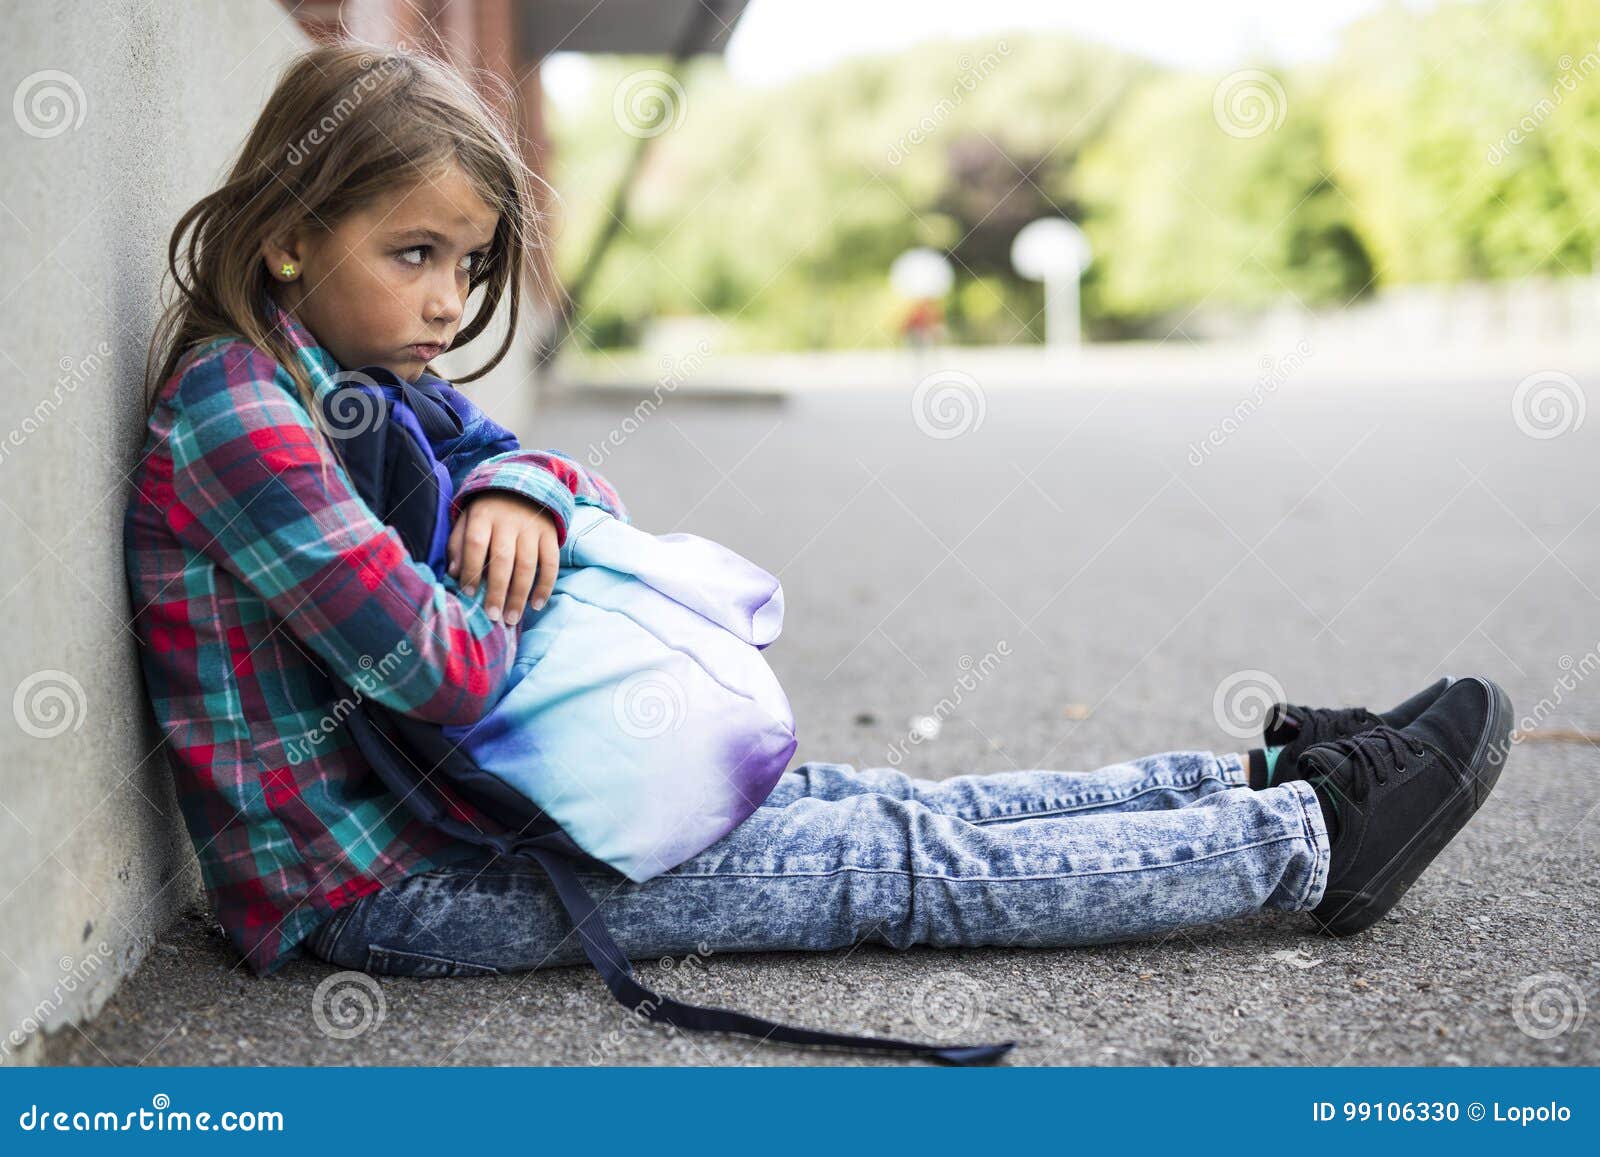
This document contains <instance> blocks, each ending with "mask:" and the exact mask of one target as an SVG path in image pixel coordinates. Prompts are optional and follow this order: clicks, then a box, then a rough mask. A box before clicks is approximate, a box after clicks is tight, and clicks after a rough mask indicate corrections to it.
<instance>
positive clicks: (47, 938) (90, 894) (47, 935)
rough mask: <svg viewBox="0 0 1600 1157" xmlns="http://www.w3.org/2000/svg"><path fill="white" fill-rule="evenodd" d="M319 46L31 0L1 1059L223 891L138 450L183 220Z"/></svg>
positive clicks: (150, 4)
mask: <svg viewBox="0 0 1600 1157" xmlns="http://www.w3.org/2000/svg"><path fill="white" fill-rule="evenodd" d="M308 43H309V41H308V40H307V39H306V37H305V35H304V33H302V32H301V31H300V29H299V28H298V26H297V25H296V24H295V22H294V20H293V18H292V17H291V16H290V15H289V14H288V12H287V11H286V10H285V9H284V7H283V6H282V5H280V4H279V3H277V2H276V0H105V2H102V3H95V4H86V5H73V4H60V3H56V2H54V0H21V3H20V4H19V3H11V4H8V5H7V6H6V35H5V36H4V37H3V38H0V80H3V82H4V84H3V91H4V93H5V94H6V95H7V97H8V98H10V99H9V101H8V103H9V106H10V111H9V112H8V114H7V115H5V117H4V120H3V124H0V142H3V149H4V153H5V158H6V163H5V165H4V168H3V171H0V237H3V244H0V262H3V271H4V276H0V316H3V317H4V318H5V321H4V325H5V341H4V345H3V347H0V373H3V374H4V376H5V381H6V384H5V388H4V389H3V390H0V544H3V545H0V622H3V623H4V624H5V626H4V631H5V642H4V645H3V646H0V696H3V699H0V703H3V704H4V705H5V706H4V707H0V1063H10V1064H16V1063H27V1062H28V1061H30V1060H34V1059H37V1057H38V1056H39V1053H40V1051H41V1043H42V1042H41V1040H40V1039H39V1034H38V1032H36V1031H34V1030H35V1027H36V1025H37V1024H39V1023H40V1022H42V1023H43V1026H44V1029H45V1031H48V1032H63V1031H64V1032H71V1031H72V1030H71V1029H70V1028H68V1027H67V1026H68V1025H70V1024H72V1023H75V1022H78V1021H81V1020H82V1019H84V1018H85V1017H87V1016H89V1015H92V1014H93V1012H94V1011H95V1010H96V1009H97V1008H98V1007H99V1006H100V1005H101V1004H102V1003H103V1002H104V1000H105V999H106V998H107V997H108V996H109V995H110V993H111V992H112V991H113V990H114V989H115V987H116V984H117V983H118V982H119V981H120V980H121V979H122V978H123V977H124V976H126V975H127V974H128V973H130V972H131V971H132V970H133V969H134V968H136V967H137V966H138V964H139V962H140V961H141V960H142V959H143V957H144V955H145V953H146V952H147V951H148V950H149V948H150V946H151V944H152V943H153V941H154V939H155V937H156V936H157V934H158V933H159V932H160V931H161V930H162V929H163V928H164V927H165V925H166V922H167V921H168V920H169V919H171V917H172V916H173V914H174V913H175V912H176V911H178V910H179V909H181V908H182V907H184V906H185V905H187V904H189V903H191V902H193V901H195V900H196V899H197V898H199V897H200V896H202V895H203V893H202V891H201V889H200V878H199V871H198V868H197V867H196V863H195V859H194V855H193V850H192V848H191V847H190V844H189V840H188V837H187V834H186V833H185V831H184V828H183V824H182V820H181V818H180V816H179V813H178V810H177V807H176V804H175V802H174V799H173V792H172V786H171V774H170V772H169V770H168V766H167V763H166V755H165V749H164V747H163V746H162V745H161V741H160V736H159V734H158V733H157V731H156V730H155V725H154V720H153V718H152V717H151V715H150V712H149V708H148V707H147V705H146V703H145V701H144V697H143V694H142V691H141V683H140V675H139V668H138V659H137V654H136V651H135V648H134V637H133V635H132V633H131V631H130V630H129V629H128V622H129V617H130V608H129V605H128V596H127V589H126V585H125V582H124V578H123V572H122V526H121V518H122V511H123V505H124V501H125V494H126V489H125V488H126V485H127V483H126V472H127V471H129V470H130V469H131V468H132V466H133V463H134V461H135V457H136V455H137V453H138V449H139V446H140V444H141V442H142V440H143V433H144V430H143V413H142V410H141V408H140V380H141V378H140V375H141V373H142V370H143V367H144V357H145V350H146V345H147V342H148V340H149V337H150V333H151V329H152V326H153V325H154V322H155V318H156V313H157V288H158V285H159V282H160V278H161V272H162V268H163V264H164V258H165V253H166V244H167V239H168V235H169V233H170V231H171V228H172V225H173V223H174V222H175V221H176V219H177V217H178V215H179V214H180V213H181V212H182V211H183V210H184V209H185V208H187V207H188V206H189V205H190V204H191V203H193V202H194V201H195V200H196V199H198V198H199V197H200V196H202V195H203V194H204V193H206V192H207V191H208V190H209V189H210V188H212V187H213V186H214V184H215V183H216V181H217V179H218V178H219V177H220V175H221V174H222V172H223V171H224V169H225V167H226V164H227V162H228V160H229V159H230V154H231V153H232V151H233V150H234V149H236V148H237V147H238V145H239V143H240V142H241V141H242V140H243V137H244V134H245V132H246V131H247V130H248V128H249V126H250V124H251V122H252V121H253V120H254V118H255V114H256V112H257V110H258V109H259V108H260V106H261V104H262V102H263V101H264V100H265V98H266V96H267V94H268V93H269V92H270V91H271V87H272V84H273V81H274V80H275V78H276V75H277V73H278V71H279V69H280V68H281V67H282V65H283V64H284V63H285V62H286V61H287V59H288V58H289V57H291V56H293V55H294V54H295V53H296V52H298V51H300V50H301V49H302V48H303V47H305V46H306V45H307V44H308ZM24 1037H25V1038H27V1041H26V1043H21V1044H19V1043H18V1041H19V1038H24Z"/></svg>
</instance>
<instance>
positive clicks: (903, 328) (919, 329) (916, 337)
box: [900, 297, 944, 349]
mask: <svg viewBox="0 0 1600 1157" xmlns="http://www.w3.org/2000/svg"><path fill="white" fill-rule="evenodd" d="M900 332H901V333H902V334H904V335H905V339H906V341H907V342H909V343H910V344H911V345H913V346H915V347H917V348H919V349H924V348H926V347H928V346H930V345H932V344H933V343H934V342H936V341H940V340H942V339H943V338H944V308H943V307H942V306H940V304H939V303H938V302H937V301H935V300H934V299H933V298H931V297H919V298H917V299H916V300H915V301H913V302H912V303H911V308H910V309H908V310H907V311H906V315H905V317H904V318H903V319H902V320H901V322H900Z"/></svg>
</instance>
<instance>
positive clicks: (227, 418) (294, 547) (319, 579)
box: [166, 344, 516, 725]
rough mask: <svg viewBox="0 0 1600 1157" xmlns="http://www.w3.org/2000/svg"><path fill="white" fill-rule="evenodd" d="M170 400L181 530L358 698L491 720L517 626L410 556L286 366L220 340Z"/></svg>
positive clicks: (458, 718)
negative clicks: (321, 437) (353, 479)
mask: <svg viewBox="0 0 1600 1157" xmlns="http://www.w3.org/2000/svg"><path fill="white" fill-rule="evenodd" d="M172 405H173V409H174V413H173V422H172V427H171V431H170V434H169V436H168V440H167V445H168V447H169V449H170V452H171V455H172V493H173V500H172V502H171V503H170V505H168V507H167V510H166V516H167V521H168V523H169V524H170V525H171V527H172V529H173V531H174V533H176V534H177V536H178V537H179V539H180V540H182V541H183V542H184V543H186V544H187V545H189V546H190V547H191V548H192V549H194V550H196V551H199V552H200V553H202V554H204V555H206V556H207V557H209V558H211V559H212V560H214V561H215V562H216V563H217V564H218V565H219V566H221V567H222V568H223V569H225V570H227V571H228V572H230V573H231V574H233V575H234V576H235V577H236V578H237V579H238V580H239V581H240V582H241V583H243V584H244V585H245V586H246V587H248V588H249V589H250V590H252V591H254V592H255V593H256V594H257V595H259V596H260V597H261V598H262V599H264V600H265V601H266V603H267V605H268V606H269V607H270V608H271V610H272V611H273V613H274V614H275V615H277V616H278V617H279V618H280V619H281V620H282V621H283V623H284V626H285V627H286V629H287V630H289V631H290V632H291V633H292V634H293V635H294V637H295V639H296V640H298V641H299V642H300V643H301V644H303V645H304V646H305V647H306V648H307V649H308V650H310V651H312V652H313V653H315V654H316V655H317V656H318V657H319V658H320V659H321V660H322V661H323V662H324V663H325V664H326V665H327V667H328V669H329V670H330V671H331V672H332V673H333V675H334V676H335V677H337V678H339V679H342V680H344V681H345V682H346V683H347V684H350V685H351V686H354V687H358V688H360V689H361V692H362V694H363V695H366V696H368V697H370V698H373V699H376V700H377V701H378V702H380V703H382V704H383V705H384V706H385V707H389V708H391V709H393V710H396V711H399V712H401V713H403V714H406V715H410V716H414V717H416V718H418V719H426V720H430V721H432V722H435V723H442V724H456V725H465V724H470V723H474V722H476V721H477V720H478V719H480V718H482V717H483V715H484V714H485V713H486V712H487V711H488V709H489V708H490V707H491V706H492V705H493V704H494V703H495V701H496V700H497V699H498V697H499V692H500V690H501V688H502V686H503V685H504V683H505V680H506V678H507V676H508V675H509V674H510V670H511V665H512V663H513V661H514V660H515V657H516V636H515V635H514V634H513V633H511V632H508V631H506V630H505V629H503V628H502V627H501V626H499V625H498V624H496V623H494V622H493V621H491V620H490V619H489V617H488V615H487V614H486V613H485V612H484V610H483V607H482V605H481V602H480V601H469V600H468V599H466V598H464V597H463V596H462V595H461V594H460V590H459V588H458V587H457V586H456V583H455V580H454V579H451V578H449V577H448V576H444V577H443V579H442V580H441V579H440V578H438V577H436V576H435V575H434V573H433V571H432V569H431V568H430V567H428V565H427V564H426V563H423V562H419V561H417V560H416V559H414V558H413V557H412V556H411V555H410V554H409V552H407V550H406V548H405V545H404V544H403V542H402V541H401V539H400V536H399V534H398V532H396V531H395V530H394V529H393V528H392V527H390V526H387V525H386V524H385V523H383V522H382V521H381V520H380V519H379V518H378V517H377V516H376V515H375V514H374V513H373V512H372V509H371V507H369V506H368V505H367V504H366V503H365V502H364V501H362V499H361V497H360V496H359V495H358V494H356V493H355V491H354V490H353V489H352V488H351V486H350V482H349V478H348V476H347V475H346V474H345V472H344V469H343V467H342V466H340V465H339V464H338V463H337V462H336V461H332V462H330V461H329V460H328V459H327V458H326V456H325V454H324V452H323V451H322V450H321V448H320V446H319V444H318V442H317V441H316V440H315V432H314V428H313V426H312V424H311V419H310V415H308V414H307V413H306V411H305V409H304V408H303V407H302V406H301V404H300V401H299V399H298V397H296V396H295V394H294V391H293V386H292V383H289V382H288V378H287V375H286V374H284V372H283V371H282V369H281V368H280V367H279V366H278V363H277V362H276V361H274V360H273V359H272V358H271V357H269V356H267V355H266V354H263V353H261V352H259V351H256V350H253V349H251V348H249V347H246V346H243V345H242V344H236V345H231V346H227V347H224V348H223V350H222V351H220V352H219V353H218V354H217V355H216V356H212V357H206V358H203V359H202V360H200V361H198V362H196V363H195V364H194V365H193V366H192V367H191V368H190V369H189V370H188V371H186V372H185V374H184V376H183V379H182V380H181V381H180V382H179V384H178V387H177V390H176V391H175V394H174V396H173V401H172ZM324 466H326V467H327V480H326V482H324V480H323V469H324Z"/></svg>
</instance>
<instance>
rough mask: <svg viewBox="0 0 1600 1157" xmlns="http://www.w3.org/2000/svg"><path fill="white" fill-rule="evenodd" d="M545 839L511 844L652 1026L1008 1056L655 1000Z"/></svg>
mask: <svg viewBox="0 0 1600 1157" xmlns="http://www.w3.org/2000/svg"><path fill="white" fill-rule="evenodd" d="M549 838H550V837H547V836H535V837H532V838H524V839H521V840H519V841H517V843H516V844H515V850H516V852H517V853H518V854H521V855H526V856H528V857H531V858H532V859H533V860H534V861H535V862H536V863H537V864H538V865H539V866H540V867H541V868H543V869H544V870H545V874H546V875H548V876H549V877H550V882H551V883H553V884H554V885H555V886H556V894H557V895H558V896H560V897H561V905H562V907H564V908H565V909H566V910H567V915H568V916H569V917H571V919H572V923H573V925H574V926H575V927H576V928H577V931H578V936H579V938H580V939H581V940H582V942H583V951H584V954H585V955H586V956H588V958H589V963H590V964H593V965H594V967H595V970H596V971H597V972H599V973H600V978H601V979H602V980H604V981H605V982H606V987H607V988H609V989H610V990H611V995H612V996H614V997H616V998H617V1001H618V1002H619V1003H620V1004H623V1005H625V1006H626V1007H627V1008H629V1009H630V1010H632V1011H633V1012H635V1013H641V1012H642V1013H643V1014H644V1016H645V1018H646V1019H647V1020H649V1021H652V1022H653V1023H655V1024H669V1025H673V1026H674V1027H676V1028H681V1029H688V1030H689V1031H691V1032H731V1033H739V1034H741V1035H743V1036H752V1037H756V1038H758V1039H759V1040H761V1041H780V1042H782V1043H784V1044H794V1045H812V1046H824V1047H827V1046H831V1047H833V1048H839V1049H844V1050H846V1051H848V1052H881V1053H893V1054H898V1055H902V1056H915V1057H925V1058H927V1059H928V1060H935V1061H942V1062H944V1063H945V1064H950V1065H963V1066H965V1065H986V1064H991V1063H993V1062H994V1061H997V1060H999V1059H1000V1058H1001V1057H1003V1056H1005V1055H1006V1053H1008V1052H1010V1051H1011V1049H1012V1048H1013V1047H1014V1046H1015V1044H1016V1042H1015V1041H1006V1042H1004V1043H1002V1044H993V1045H945V1046H940V1045H929V1044H919V1043H917V1042H916V1041H906V1040H897V1039H895V1038H894V1037H873V1036H855V1035H852V1034H849V1033H840V1032H826V1031H824V1030H822V1029H813V1028H799V1027H797V1026H795V1025H788V1024H779V1023H778V1022H777V1021H772V1020H767V1019H766V1018H764V1017H759V1016H753V1015H751V1014H750V1013H745V1012H734V1011H732V1010H731V1009H726V1008H711V1007H708V1006H706V1005H699V1004H684V1003H682V1002H681V1001H677V1000H673V999H672V998H671V997H669V996H659V995H657V994H656V993H654V992H651V991H650V990H649V989H648V988H646V987H645V986H644V985H642V984H640V983H639V981H638V979H637V978H636V977H635V976H634V975H633V966H632V965H631V964H629V962H628V958H627V956H625V955H624V954H623V952H622V949H620V948H618V947H617V942H616V941H615V940H613V939H612V938H611V932H610V931H609V930H608V929H607V928H606V926H605V921H604V920H602V919H601V918H600V909H599V906H598V905H596V904H595V902H594V897H593V896H591V895H590V894H589V890H588V889H587V888H585V887H584V886H583V882H582V881H581V880H580V879H579V878H578V873H577V872H576V871H574V870H573V866H572V860H571V859H570V858H569V857H568V855H567V853H565V852H564V851H561V850H559V849H558V848H552V847H547V846H545V844H544V843H543V841H545V840H547V839H549Z"/></svg>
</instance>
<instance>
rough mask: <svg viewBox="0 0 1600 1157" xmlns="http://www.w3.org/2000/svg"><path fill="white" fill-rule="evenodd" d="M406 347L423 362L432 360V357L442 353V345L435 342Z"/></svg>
mask: <svg viewBox="0 0 1600 1157" xmlns="http://www.w3.org/2000/svg"><path fill="white" fill-rule="evenodd" d="M406 348H408V349H409V350H410V351H411V352H412V353H413V354H415V355H416V356H417V357H419V358H421V359H422V360H423V361H425V362H426V361H432V360H433V359H434V358H436V357H438V356H439V355H440V354H442V353H444V346H442V345H439V344H438V343H437V342H435V343H433V344H431V345H414V346H408V347H406Z"/></svg>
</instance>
